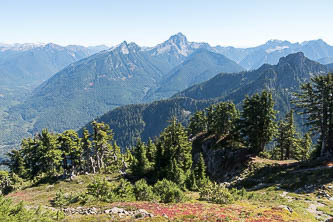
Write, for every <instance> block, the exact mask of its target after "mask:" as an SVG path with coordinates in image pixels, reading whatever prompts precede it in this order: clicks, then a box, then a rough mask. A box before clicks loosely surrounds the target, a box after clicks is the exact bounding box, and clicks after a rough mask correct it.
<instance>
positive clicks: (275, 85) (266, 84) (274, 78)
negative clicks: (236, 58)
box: [225, 52, 329, 113]
mask: <svg viewBox="0 0 333 222" xmlns="http://www.w3.org/2000/svg"><path fill="white" fill-rule="evenodd" d="M328 71H329V70H328V67H327V66H325V65H322V64H319V63H317V62H315V61H312V60H310V59H308V58H307V57H305V56H304V53H302V52H299V53H295V54H290V55H288V56H286V57H282V58H281V59H280V60H279V63H278V64H277V65H265V66H263V67H261V68H260V69H258V76H259V77H258V79H256V80H255V81H252V82H249V83H248V84H246V85H244V86H242V87H240V88H239V89H238V90H236V91H234V92H232V93H231V94H229V95H228V96H226V97H225V99H227V100H229V99H230V100H233V101H234V102H235V103H239V102H241V101H242V100H243V99H244V97H245V95H252V94H253V93H255V92H260V91H262V90H269V91H272V92H273V94H274V95H275V99H276V100H277V107H279V108H278V109H279V110H280V111H282V112H283V113H284V111H286V109H288V108H289V107H290V103H289V102H290V99H291V97H292V93H293V92H296V91H297V90H299V89H300V85H301V84H303V83H305V82H307V81H309V80H310V78H311V77H312V76H315V75H323V74H326V73H327V72H328ZM279 100H281V101H279ZM282 101H284V103H285V104H280V103H281V102H282Z"/></svg>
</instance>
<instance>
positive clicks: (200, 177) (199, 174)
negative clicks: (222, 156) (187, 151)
mask: <svg viewBox="0 0 333 222" xmlns="http://www.w3.org/2000/svg"><path fill="white" fill-rule="evenodd" d="M194 169H195V170H194V171H195V175H196V178H197V181H199V184H200V185H203V184H202V182H204V181H206V179H207V177H206V164H205V159H204V157H203V155H202V153H200V156H199V161H198V164H197V166H196V168H194Z"/></svg>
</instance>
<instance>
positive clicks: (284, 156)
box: [276, 110, 301, 160]
mask: <svg viewBox="0 0 333 222" xmlns="http://www.w3.org/2000/svg"><path fill="white" fill-rule="evenodd" d="M276 141H277V148H276V149H278V152H279V154H280V158H279V159H280V160H289V159H299V155H298V154H299V152H300V150H301V147H300V139H299V134H298V133H297V131H296V127H295V123H294V112H293V110H291V111H290V112H289V113H287V115H286V116H285V119H284V120H282V121H280V123H279V127H278V137H277V139H276Z"/></svg>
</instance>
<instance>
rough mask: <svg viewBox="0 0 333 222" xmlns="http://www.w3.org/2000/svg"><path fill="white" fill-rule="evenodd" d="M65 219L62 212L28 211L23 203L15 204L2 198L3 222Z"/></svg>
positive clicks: (0, 208)
mask: <svg viewBox="0 0 333 222" xmlns="http://www.w3.org/2000/svg"><path fill="white" fill-rule="evenodd" d="M63 218H64V215H63V213H62V212H60V211H58V212H53V211H50V210H44V209H42V208H37V209H27V208H26V207H25V206H24V205H23V203H22V202H21V203H19V204H14V203H13V202H12V201H11V200H10V199H7V198H4V197H2V196H0V219H1V221H8V222H10V221H13V222H14V221H32V222H34V221H35V222H37V221H38V222H51V221H60V220H62V219H63Z"/></svg>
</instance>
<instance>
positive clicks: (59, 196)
mask: <svg viewBox="0 0 333 222" xmlns="http://www.w3.org/2000/svg"><path fill="white" fill-rule="evenodd" d="M79 196H80V195H74V194H73V193H70V194H64V192H63V191H62V190H60V191H58V192H57V193H56V196H55V198H54V199H53V200H51V204H52V206H54V207H64V206H68V205H70V204H72V203H76V202H79V201H80V198H79Z"/></svg>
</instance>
